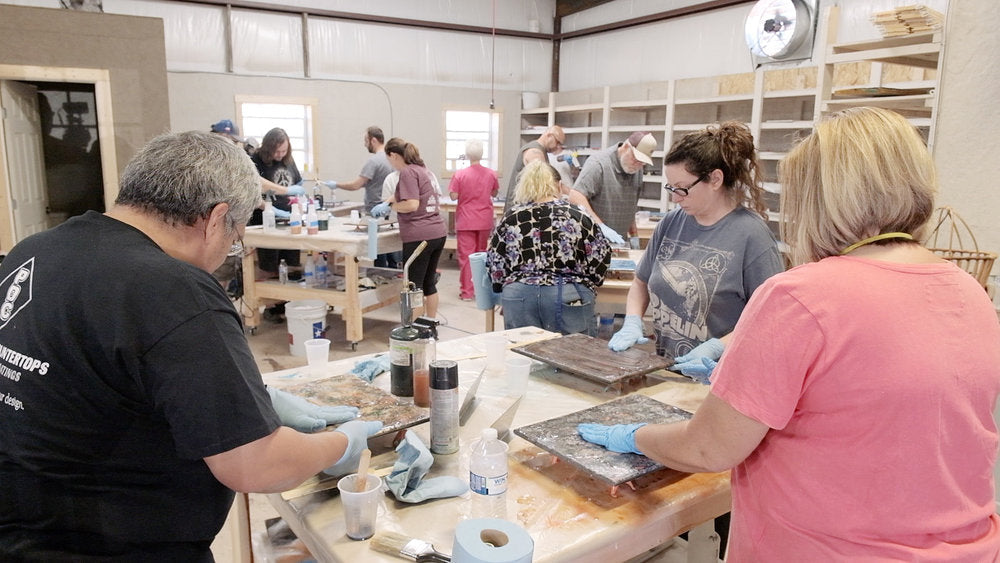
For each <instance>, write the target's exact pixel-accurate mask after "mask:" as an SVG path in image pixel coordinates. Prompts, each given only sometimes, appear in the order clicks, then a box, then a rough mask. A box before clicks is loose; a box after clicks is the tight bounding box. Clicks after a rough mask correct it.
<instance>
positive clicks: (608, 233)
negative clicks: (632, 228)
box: [600, 223, 625, 246]
mask: <svg viewBox="0 0 1000 563" xmlns="http://www.w3.org/2000/svg"><path fill="white" fill-rule="evenodd" d="M600 227H601V232H602V233H604V238H606V239H608V242H610V243H611V244H617V245H619V246H623V245H624V244H625V239H623V238H622V236H621V235H620V234H618V232H617V231H615V230H614V229H612V228H611V227H609V226H608V225H607V224H606V223H601V224H600Z"/></svg>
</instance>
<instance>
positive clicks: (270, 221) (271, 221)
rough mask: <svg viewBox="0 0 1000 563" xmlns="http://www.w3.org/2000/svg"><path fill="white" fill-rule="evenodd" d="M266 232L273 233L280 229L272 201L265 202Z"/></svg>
mask: <svg viewBox="0 0 1000 563" xmlns="http://www.w3.org/2000/svg"><path fill="white" fill-rule="evenodd" d="M263 216H264V232H265V233H273V232H275V231H277V230H278V224H277V222H276V219H275V214H274V204H273V203H271V202H270V201H265V202H264V213H263Z"/></svg>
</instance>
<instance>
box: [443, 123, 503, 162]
mask: <svg viewBox="0 0 1000 563" xmlns="http://www.w3.org/2000/svg"><path fill="white" fill-rule="evenodd" d="M444 124H445V126H444V128H445V148H444V159H445V160H444V169H445V175H446V176H451V174H452V173H454V172H455V171H456V170H460V169H462V168H465V167H467V166H468V165H469V161H468V160H467V159H466V158H465V142H466V141H468V140H469V139H479V140H480V141H482V142H483V159H482V161H481V164H482V165H483V166H485V167H487V168H493V169H494V170H495V169H496V167H497V165H498V164H499V162H500V156H499V151H500V113H499V112H494V111H457V110H445V112H444Z"/></svg>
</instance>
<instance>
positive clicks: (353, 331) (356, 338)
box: [342, 256, 364, 348]
mask: <svg viewBox="0 0 1000 563" xmlns="http://www.w3.org/2000/svg"><path fill="white" fill-rule="evenodd" d="M360 279H361V268H360V267H359V266H358V258H357V256H345V257H344V291H345V292H347V305H346V306H345V307H344V312H343V315H342V316H343V319H344V323H345V324H346V325H347V327H346V328H347V341H348V342H350V343H351V347H352V348H354V347H356V346H357V344H358V342H361V340H362V339H363V338H364V329H363V327H362V315H361V291H360V290H359V289H358V280H360Z"/></svg>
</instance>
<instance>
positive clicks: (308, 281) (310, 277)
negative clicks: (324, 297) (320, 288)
mask: <svg viewBox="0 0 1000 563" xmlns="http://www.w3.org/2000/svg"><path fill="white" fill-rule="evenodd" d="M302 282H303V283H304V284H305V286H306V287H316V262H314V261H313V253H312V251H310V252H309V254H307V255H306V265H305V266H303V268H302Z"/></svg>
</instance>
